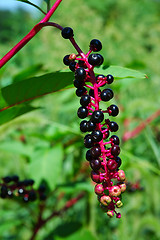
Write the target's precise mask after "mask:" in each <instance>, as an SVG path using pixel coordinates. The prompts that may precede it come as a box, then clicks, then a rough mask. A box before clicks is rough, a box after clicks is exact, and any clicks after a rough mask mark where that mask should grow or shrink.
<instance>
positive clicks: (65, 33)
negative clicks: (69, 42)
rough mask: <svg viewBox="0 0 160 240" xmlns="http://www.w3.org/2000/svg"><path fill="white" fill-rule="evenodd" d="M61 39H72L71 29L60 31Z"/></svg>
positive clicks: (66, 28)
mask: <svg viewBox="0 0 160 240" xmlns="http://www.w3.org/2000/svg"><path fill="white" fill-rule="evenodd" d="M61 34H62V37H63V38H65V39H69V38H71V37H73V35H74V34H73V29H72V28H70V27H65V28H63V29H62V31H61Z"/></svg>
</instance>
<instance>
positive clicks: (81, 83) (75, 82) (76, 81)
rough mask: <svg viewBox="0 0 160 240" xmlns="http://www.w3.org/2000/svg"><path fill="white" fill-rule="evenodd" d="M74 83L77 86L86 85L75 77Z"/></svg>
mask: <svg viewBox="0 0 160 240" xmlns="http://www.w3.org/2000/svg"><path fill="white" fill-rule="evenodd" d="M73 84H74V86H75V87H76V88H82V87H83V85H84V82H83V81H79V80H77V79H75V80H74V81H73Z"/></svg>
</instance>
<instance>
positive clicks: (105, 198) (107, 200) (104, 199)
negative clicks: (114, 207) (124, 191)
mask: <svg viewBox="0 0 160 240" xmlns="http://www.w3.org/2000/svg"><path fill="white" fill-rule="evenodd" d="M111 201H112V200H111V198H110V196H106V195H103V196H102V197H101V198H100V202H101V203H102V204H103V205H104V206H108V205H109V204H110V203H111Z"/></svg>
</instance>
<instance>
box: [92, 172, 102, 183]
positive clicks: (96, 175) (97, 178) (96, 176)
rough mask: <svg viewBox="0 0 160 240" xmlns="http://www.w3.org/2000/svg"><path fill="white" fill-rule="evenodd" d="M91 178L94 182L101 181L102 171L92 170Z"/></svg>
mask: <svg viewBox="0 0 160 240" xmlns="http://www.w3.org/2000/svg"><path fill="white" fill-rule="evenodd" d="M91 178H92V180H93V181H94V182H96V183H100V182H101V180H100V173H99V172H94V171H93V170H92V171H91Z"/></svg>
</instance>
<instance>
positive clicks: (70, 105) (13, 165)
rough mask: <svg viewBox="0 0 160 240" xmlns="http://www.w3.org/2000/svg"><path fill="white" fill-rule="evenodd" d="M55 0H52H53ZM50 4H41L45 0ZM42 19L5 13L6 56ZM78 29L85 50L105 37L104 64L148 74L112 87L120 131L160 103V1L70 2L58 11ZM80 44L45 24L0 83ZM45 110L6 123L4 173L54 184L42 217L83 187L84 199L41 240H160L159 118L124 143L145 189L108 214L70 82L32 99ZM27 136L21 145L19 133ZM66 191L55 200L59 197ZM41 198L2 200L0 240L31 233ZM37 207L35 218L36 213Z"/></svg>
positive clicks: (51, 65) (2, 46)
mask: <svg viewBox="0 0 160 240" xmlns="http://www.w3.org/2000/svg"><path fill="white" fill-rule="evenodd" d="M53 2H54V1H52V3H53ZM42 7H43V9H45V8H46V4H45V2H43V3H42ZM41 18H42V15H41V14H39V18H38V17H37V18H35V17H34V18H33V17H32V15H30V13H27V12H25V11H24V10H22V9H20V10H19V11H16V12H9V11H1V12H0V57H2V56H3V55H4V54H5V53H6V52H7V51H9V50H10V49H11V48H12V47H13V46H14V45H15V44H16V43H17V42H18V41H19V40H20V39H21V38H22V37H23V36H25V34H27V33H28V31H29V30H30V29H31V28H32V27H33V26H34V25H35V24H36V23H37V22H38V21H39V20H40V19H41ZM52 20H53V21H54V22H57V23H59V24H60V25H62V26H64V27H65V26H70V27H72V28H73V29H74V34H75V39H76V40H77V42H78V44H79V45H80V47H81V48H82V49H83V50H84V52H87V51H88V47H89V42H90V41H91V40H92V39H93V38H97V39H99V40H101V42H102V44H103V49H102V51H101V54H102V55H103V56H104V59H105V61H104V65H106V66H109V65H119V66H123V67H129V68H132V69H136V70H139V71H141V72H144V73H145V74H147V76H148V78H146V79H144V80H134V79H128V80H120V81H117V82H114V83H113V85H112V86H111V87H112V89H113V91H114V92H115V98H114V100H113V101H112V103H116V104H117V105H118V106H119V107H120V110H121V111H120V114H119V116H118V117H117V118H116V121H117V122H118V124H119V126H120V130H119V132H118V136H120V139H122V137H123V136H124V133H125V132H126V131H131V130H133V129H134V128H135V127H136V126H138V125H139V124H140V123H141V122H143V121H145V120H146V119H147V118H148V117H149V116H151V115H152V114H153V113H155V112H156V111H158V110H159V106H160V97H159V96H160V83H159V77H160V68H159V60H160V1H158V0H157V1H156V0H141V1H135V0H121V1H117V0H101V1H100V2H98V1H94V0H86V1H85V0H79V1H73V0H66V1H65V0H64V1H62V3H61V5H60V6H59V8H58V9H57V11H56V12H55V14H54V15H53V17H52ZM72 52H75V51H74V49H73V47H72V46H71V44H70V42H69V41H67V40H65V39H62V37H61V34H60V31H59V30H56V29H52V28H50V27H48V28H45V29H43V30H42V31H41V32H40V33H39V34H38V35H37V36H36V37H35V38H34V39H33V40H32V41H31V42H30V43H29V44H27V45H26V46H25V47H24V48H23V49H22V50H21V51H20V52H19V53H18V54H17V55H16V56H15V57H14V58H13V59H12V60H10V62H9V63H7V64H6V66H5V67H3V68H2V69H1V71H0V84H1V87H2V86H6V85H8V84H10V83H11V82H12V81H13V79H15V78H19V79H23V78H27V77H31V76H36V75H37V76H38V75H41V74H44V73H47V72H52V71H55V70H60V69H64V68H65V66H64V65H63V61H62V60H63V57H64V56H65V55H67V54H70V53H72ZM32 105H33V106H36V107H40V109H38V110H36V111H34V112H31V113H28V114H26V115H24V116H21V117H19V118H17V119H15V120H13V121H11V122H9V123H7V124H4V125H2V126H0V159H1V165H0V176H1V177H3V176H6V175H10V174H11V175H12V174H18V175H19V176H20V177H21V178H22V179H24V178H27V177H30V178H33V179H34V180H35V181H36V183H35V186H38V184H39V183H40V182H41V181H45V182H46V183H47V184H48V189H50V190H54V192H53V194H51V196H50V198H49V199H48V201H47V208H46V211H45V216H47V215H48V214H49V213H50V212H51V211H53V210H54V209H59V208H60V207H61V206H62V205H63V204H64V203H65V201H66V200H67V199H70V198H71V197H72V196H76V195H77V194H78V193H79V192H81V191H85V192H86V194H85V197H84V198H83V199H82V200H80V201H79V202H78V203H77V204H76V205H75V206H74V207H73V208H72V209H70V210H68V211H67V212H66V213H65V214H64V215H62V216H61V217H57V218H54V219H53V220H51V221H50V222H49V223H48V224H47V225H46V226H45V227H44V228H43V229H41V231H40V232H39V234H38V235H37V238H36V239H37V240H41V239H45V240H47V239H48V240H52V239H55V240H62V239H66V240H73V239H75V240H79V239H82V238H83V239H84V240H88V239H91V240H92V239H93V240H96V239H99V240H106V239H109V240H122V239H124V238H125V239H130V240H136V239H137V240H150V239H152V240H159V239H160V192H159V191H160V178H159V176H160V147H159V142H160V124H159V123H160V117H157V118H156V119H154V120H153V121H152V122H151V123H149V124H148V125H147V127H146V128H145V129H144V130H143V131H141V132H140V133H139V134H138V135H137V136H136V137H135V138H132V139H129V140H128V141H121V149H122V150H121V155H120V157H121V158H122V161H123V164H122V166H121V169H124V170H125V172H126V175H127V179H128V181H130V182H132V183H136V182H137V181H140V186H141V187H143V188H144V190H143V191H138V190H137V191H135V192H126V193H125V194H124V195H123V203H124V207H123V208H122V209H121V210H120V211H121V213H122V218H121V219H120V220H119V219H116V218H112V219H109V218H108V217H107V216H106V214H104V213H103V212H102V210H101V209H100V207H99V204H98V201H97V199H96V196H95V194H94V190H93V189H94V187H93V185H92V183H91V181H90V177H89V176H90V169H89V167H88V166H87V164H86V161H85V151H86V150H85V149H84V146H83V137H84V136H83V134H81V133H80V130H79V123H80V120H79V119H78V118H77V115H76V112H77V108H78V107H79V99H78V97H77V96H76V95H75V89H72V88H71V89H68V90H65V91H60V92H57V93H54V94H50V95H48V96H45V97H43V98H41V99H37V100H34V101H33V102H32ZM23 138H25V143H24V142H23V141H22V139H23ZM62 193H63V194H64V196H63V198H62V199H61V200H59V198H58V196H59V195H60V194H62ZM37 209H38V203H37V202H35V203H29V204H28V205H27V204H25V203H23V202H22V203H21V202H17V201H13V200H2V199H0V215H1V219H0V239H4V240H8V239H16V240H19V239H23V240H29V239H30V236H31V232H32V226H33V224H34V222H35V221H36V217H37V215H38V212H37ZM31 215H32V217H31Z"/></svg>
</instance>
